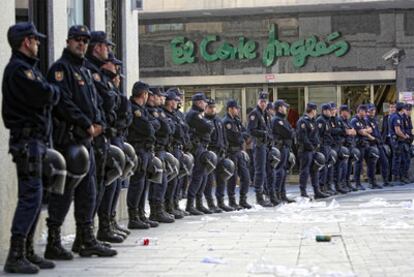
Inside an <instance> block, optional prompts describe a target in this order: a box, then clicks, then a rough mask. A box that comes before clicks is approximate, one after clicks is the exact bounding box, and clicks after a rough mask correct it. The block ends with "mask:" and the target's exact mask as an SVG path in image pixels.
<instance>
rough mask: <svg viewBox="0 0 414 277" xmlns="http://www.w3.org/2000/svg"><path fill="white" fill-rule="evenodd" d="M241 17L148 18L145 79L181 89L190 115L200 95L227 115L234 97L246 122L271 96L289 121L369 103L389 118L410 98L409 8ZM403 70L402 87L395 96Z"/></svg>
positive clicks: (143, 31)
mask: <svg viewBox="0 0 414 277" xmlns="http://www.w3.org/2000/svg"><path fill="white" fill-rule="evenodd" d="M244 13H246V14H244V15H242V14H241V15H232V16H223V15H221V16H214V14H213V15H209V16H203V17H189V18H154V16H152V18H151V19H145V14H144V15H143V16H141V20H140V27H139V28H140V29H139V30H140V33H139V36H140V78H141V79H143V80H144V81H147V82H148V83H150V84H152V85H161V86H165V87H170V86H178V87H180V88H181V89H182V90H183V91H184V93H185V99H186V101H185V108H184V109H185V110H187V109H188V107H189V105H190V101H189V100H190V98H191V95H192V94H194V93H195V92H198V91H203V92H205V93H206V94H207V95H208V96H210V97H212V98H215V99H216V102H218V105H219V110H220V112H221V113H223V112H224V109H223V107H224V104H225V101H226V100H227V99H230V98H234V99H237V100H238V101H239V102H240V103H241V106H242V118H243V120H245V119H246V114H247V113H248V111H249V108H252V107H254V106H255V103H256V99H257V95H258V92H259V91H261V90H267V91H268V92H269V93H270V95H271V100H275V99H277V98H282V99H285V100H287V101H288V102H289V103H290V104H291V111H290V119H291V121H292V123H293V122H294V121H295V119H297V117H298V116H299V115H300V114H302V113H303V109H304V106H305V105H306V103H307V102H309V101H312V102H316V103H318V104H320V103H324V102H328V101H334V102H336V103H337V104H342V103H347V104H349V105H350V106H351V107H352V108H355V107H356V106H357V105H359V104H360V103H367V102H373V103H375V104H376V105H377V106H378V107H379V111H380V114H383V113H384V112H386V111H387V108H388V103H389V102H390V101H395V100H396V99H397V98H398V96H399V93H398V92H399V91H410V90H414V87H412V86H411V85H410V82H409V79H410V78H409V76H410V73H409V71H410V69H409V68H411V67H410V66H409V64H410V57H413V56H414V10H412V9H401V10H398V9H384V10H362V11H360V10H353V11H343V12H341V11H340V10H332V11H323V12H322V11H321V12H315V11H313V12H308V13H304V12H296V13H294V12H290V13H273V14H272V13H265V14H253V13H249V12H248V11H244ZM393 48H396V49H399V50H400V49H403V51H404V52H405V57H401V58H400V59H399V60H398V61H397V62H396V64H393V62H391V61H389V60H385V59H384V58H383V56H384V54H385V53H387V52H389V51H390V50H391V49H393ZM403 58H404V59H403ZM397 63H399V64H397ZM413 66H414V64H413ZM401 68H402V69H401ZM407 70H408V74H407ZM400 72H401V75H404V78H406V79H404V80H403V81H402V82H400V83H401V85H400V87H399V88H398V89H397V83H398V82H397V79H398V74H399V73H400ZM403 73H404V74H403Z"/></svg>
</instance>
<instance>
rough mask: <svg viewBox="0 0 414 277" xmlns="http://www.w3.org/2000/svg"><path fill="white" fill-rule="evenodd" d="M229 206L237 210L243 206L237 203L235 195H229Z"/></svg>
mask: <svg viewBox="0 0 414 277" xmlns="http://www.w3.org/2000/svg"><path fill="white" fill-rule="evenodd" d="M229 206H230V207H232V208H233V209H234V210H236V211H238V210H241V209H242V207H241V206H240V205H239V204H237V202H236V197H235V196H229Z"/></svg>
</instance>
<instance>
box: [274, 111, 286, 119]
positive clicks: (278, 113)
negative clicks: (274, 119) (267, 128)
mask: <svg viewBox="0 0 414 277" xmlns="http://www.w3.org/2000/svg"><path fill="white" fill-rule="evenodd" d="M276 115H277V116H278V117H281V118H285V117H286V115H285V114H283V113H280V112H276Z"/></svg>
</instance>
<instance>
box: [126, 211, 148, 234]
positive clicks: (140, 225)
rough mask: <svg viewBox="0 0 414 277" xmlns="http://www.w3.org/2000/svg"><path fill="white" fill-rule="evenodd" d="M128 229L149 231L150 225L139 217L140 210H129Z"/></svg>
mask: <svg viewBox="0 0 414 277" xmlns="http://www.w3.org/2000/svg"><path fill="white" fill-rule="evenodd" d="M128 219H129V220H128V229H133V230H137V229H149V228H150V225H148V224H147V223H146V222H143V221H142V220H141V219H140V218H139V216H138V210H136V209H128Z"/></svg>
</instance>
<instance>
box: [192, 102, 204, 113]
mask: <svg viewBox="0 0 414 277" xmlns="http://www.w3.org/2000/svg"><path fill="white" fill-rule="evenodd" d="M191 109H193V110H196V111H198V112H203V109H201V108H199V107H198V106H197V105H195V104H193V105H192V106H191Z"/></svg>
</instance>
